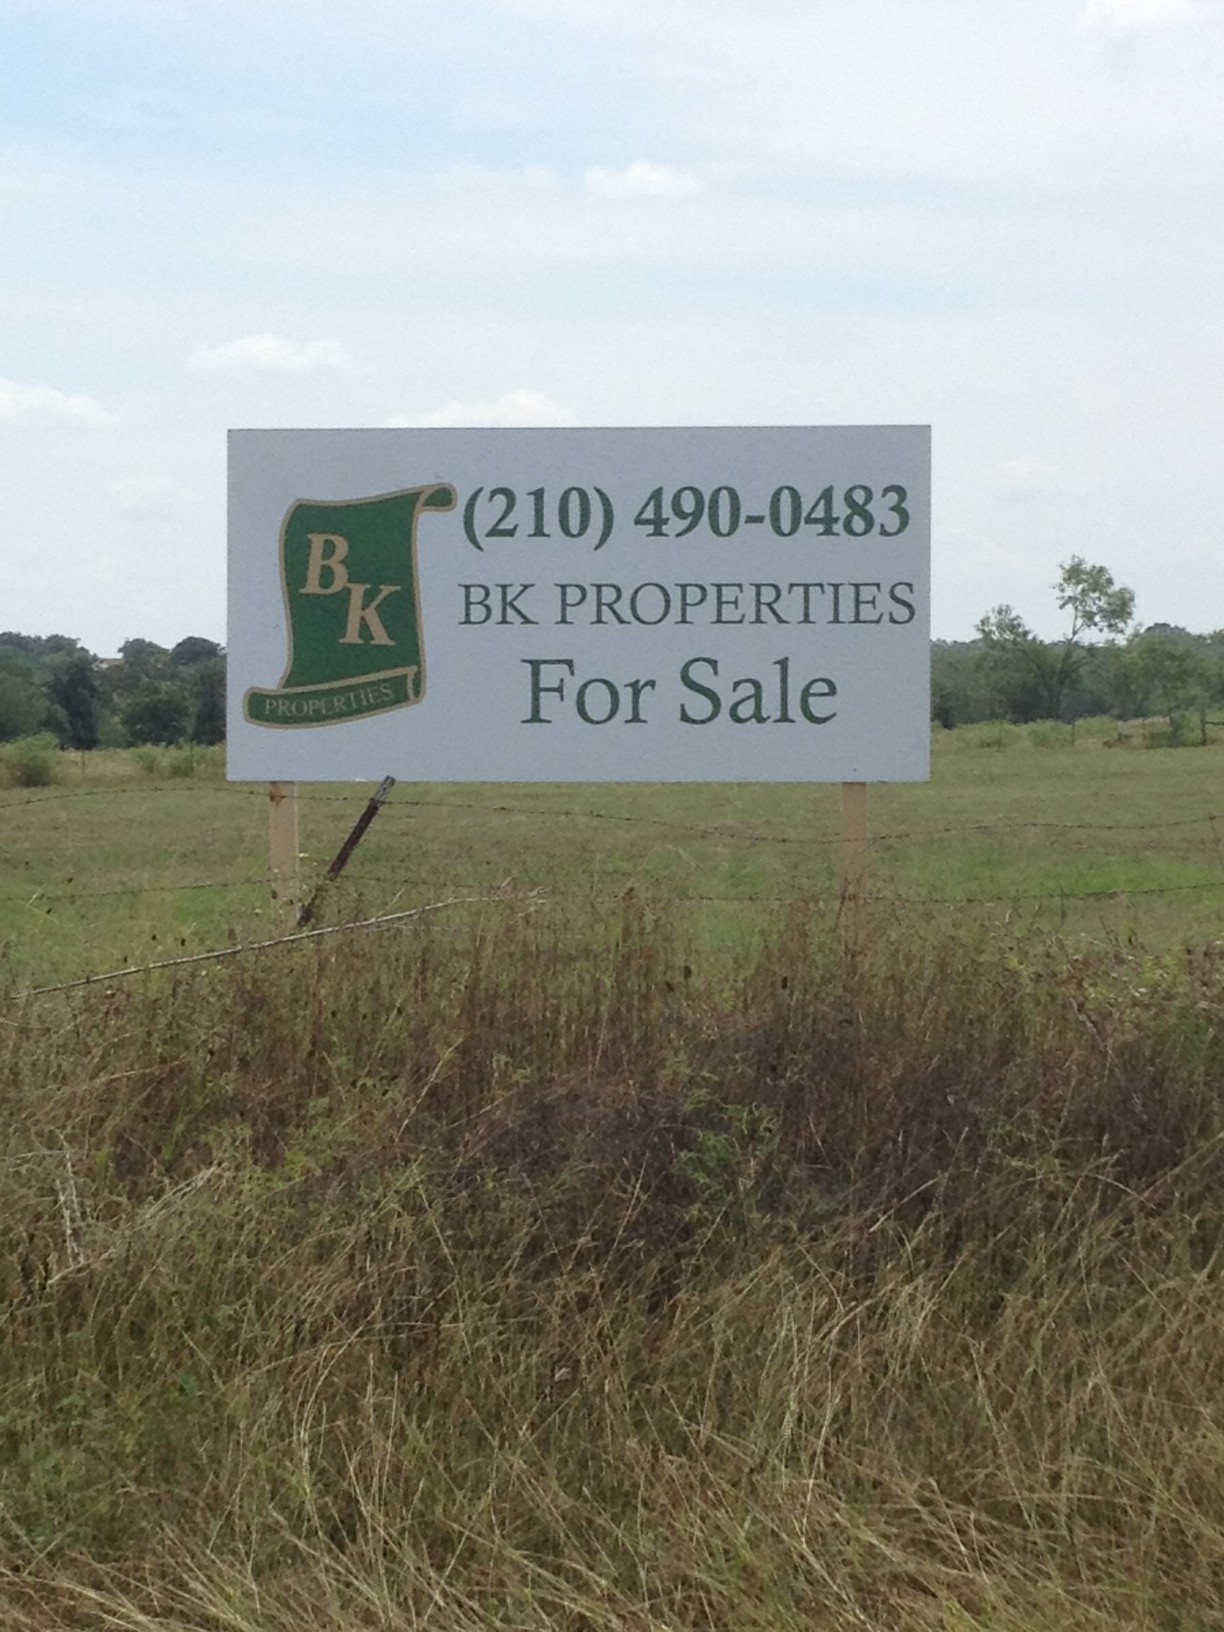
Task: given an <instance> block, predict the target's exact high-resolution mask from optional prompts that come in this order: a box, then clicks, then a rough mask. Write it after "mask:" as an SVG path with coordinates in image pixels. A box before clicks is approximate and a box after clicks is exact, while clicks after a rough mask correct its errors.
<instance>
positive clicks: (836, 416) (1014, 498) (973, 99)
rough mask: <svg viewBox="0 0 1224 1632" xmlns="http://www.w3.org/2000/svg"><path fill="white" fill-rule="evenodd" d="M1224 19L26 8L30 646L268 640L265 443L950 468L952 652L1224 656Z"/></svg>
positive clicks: (16, 228)
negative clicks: (703, 441)
mask: <svg viewBox="0 0 1224 1632" xmlns="http://www.w3.org/2000/svg"><path fill="white" fill-rule="evenodd" d="M1222 174H1224V3H1222V0H755V3H754V4H752V5H746V4H744V3H743V0H734V3H731V0H466V3H457V0H345V3H344V4H336V3H335V0H329V3H327V4H323V3H322V0H259V3H258V4H254V3H252V0H0V248H2V257H0V297H2V303H0V495H2V500H3V515H4V542H3V562H4V567H3V573H2V575H0V628H11V629H21V630H24V631H26V632H28V633H36V634H47V633H51V632H62V633H66V634H74V635H77V636H79V637H80V638H82V639H83V640H84V641H85V643H86V644H87V645H89V646H90V647H92V648H93V649H94V650H96V651H98V652H101V653H111V652H114V651H115V650H116V648H117V647H118V645H119V643H120V642H121V641H123V640H124V639H126V638H127V637H128V636H130V635H141V636H144V637H147V638H150V639H154V640H159V641H161V642H163V643H165V644H170V643H173V642H174V641H175V640H177V639H179V638H181V637H182V636H183V635H185V634H188V633H197V634H203V635H208V636H211V637H212V638H214V639H224V635H225V628H224V587H225V586H224V577H225V538H224V528H225V514H224V481H225V431H226V429H227V427H230V426H280V425H284V426H296V425H303V426H306V425H415V424H434V425H437V424H447V425H449V424H507V425H541V424H567V425H571V424H572V425H613V424H615V425H636V424H660V425H663V424H775V423H779V424H805V423H813V424H842V423H851V424H852V423H882V422H901V423H915V422H918V423H924V424H925V423H929V424H931V426H932V427H933V436H934V482H935V509H934V541H933V550H934V558H933V598H934V599H933V623H934V631H935V633H936V634H937V635H940V636H944V637H948V638H967V637H968V636H969V635H971V633H972V628H973V624H974V621H975V619H976V618H977V617H978V616H980V614H981V613H982V612H983V611H984V610H986V608H988V607H989V606H991V605H993V604H995V603H996V602H999V601H1008V602H1011V603H1013V604H1014V605H1015V606H1016V607H1017V608H1018V609H1019V610H1020V611H1021V612H1022V614H1024V615H1025V616H1026V617H1027V618H1028V619H1029V620H1030V621H1031V622H1032V623H1033V624H1034V625H1035V626H1036V627H1037V629H1038V630H1039V632H1041V633H1043V634H1049V635H1052V634H1053V633H1055V632H1056V630H1057V629H1058V627H1059V618H1058V614H1057V612H1056V610H1055V608H1054V603H1053V596H1052V595H1051V593H1050V587H1049V586H1050V585H1051V583H1052V581H1053V579H1054V577H1055V576H1056V573H1057V570H1058V563H1059V562H1060V561H1062V560H1065V559H1066V558H1067V557H1068V556H1069V555H1071V554H1073V553H1078V554H1082V555H1084V556H1086V557H1087V558H1088V559H1089V560H1092V561H1101V562H1104V563H1105V564H1106V565H1107V566H1108V567H1110V569H1111V570H1112V571H1113V572H1114V574H1115V576H1116V577H1117V578H1118V579H1119V580H1120V581H1122V582H1125V583H1128V584H1130V585H1131V586H1132V587H1133V588H1134V590H1135V592H1136V596H1137V612H1138V615H1139V618H1140V620H1141V621H1142V622H1143V623H1155V622H1160V621H1165V622H1171V623H1182V624H1185V625H1187V626H1188V627H1190V628H1193V629H1198V630H1207V629H1214V628H1217V627H1219V626H1221V625H1224V574H1222V573H1221V570H1220V568H1221V560H1222V550H1221V546H1222V545H1224V506H1222V505H1221V501H1220V483H1221V466H1222V463H1224V457H1222V456H1224V391H1222V390H1221V385H1222V379H1221V376H1222V368H1221V364H1222V363H1224V331H1222V326H1221V311H1222V303H1221V273H1222V271H1224V198H1222V196H1221V195H1222V192H1224V185H1222Z"/></svg>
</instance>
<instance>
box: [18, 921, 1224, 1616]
mask: <svg viewBox="0 0 1224 1632" xmlns="http://www.w3.org/2000/svg"><path fill="white" fill-rule="evenodd" d="M830 927H831V926H829V925H828V924H827V922H825V921H822V920H819V919H817V918H813V917H810V916H806V915H805V914H803V913H802V912H799V911H796V912H795V913H794V914H793V915H792V916H791V918H790V919H789V920H788V921H787V922H786V923H785V924H783V925H781V926H780V927H779V929H778V932H777V933H776V935H775V936H774V937H773V940H772V943H771V944H770V946H769V947H768V949H767V950H766V951H765V952H764V953H763V954H762V955H761V956H760V957H759V958H758V959H757V960H756V961H755V963H754V965H753V966H752V967H751V968H745V969H744V970H743V972H742V973H741V974H739V975H737V976H729V975H727V973H726V972H725V967H724V968H723V969H722V971H721V972H719V973H717V974H713V973H710V974H707V973H704V972H703V967H702V966H698V967H696V968H695V967H694V964H695V963H696V959H695V958H694V956H693V955H692V953H691V952H689V951H687V950H686V949H685V947H683V946H682V945H679V944H677V941H676V937H675V935H674V933H673V929H672V927H671V925H670V924H669V922H668V919H667V915H666V913H665V912H662V911H661V910H656V909H655V908H654V907H653V906H652V905H651V904H650V903H648V902H647V903H644V902H643V901H642V900H641V899H640V897H639V896H637V895H635V894H633V893H629V894H627V895H626V897H625V900H624V902H623V904H622V907H621V909H620V910H619V912H618V913H617V914H615V915H614V916H612V917H610V918H609V917H604V918H602V919H601V918H599V917H598V916H596V915H595V914H594V913H592V914H577V913H576V910H575V908H574V905H573V903H571V904H570V906H569V907H568V908H567V909H566V910H565V911H564V912H561V911H554V910H553V909H550V908H548V907H536V908H535V909H534V910H530V911H528V910H526V909H523V908H514V907H505V906H502V907H498V908H496V909H493V910H490V909H488V908H484V909H473V912H472V916H471V919H470V921H468V922H466V923H462V924H458V925H456V923H454V922H449V923H444V922H442V921H441V920H440V919H439V920H435V921H433V922H424V921H423V922H421V923H420V924H419V925H417V926H414V927H413V928H412V929H411V930H410V931H408V932H406V933H402V934H399V933H397V934H396V935H395V936H394V937H392V936H391V935H382V936H378V937H366V938H361V939H351V940H348V941H346V942H345V943H344V944H343V945H340V944H337V943H336V942H328V943H325V944H323V945H321V946H319V947H316V948H311V949H305V950H304V949H296V950H290V951H286V952H283V953H273V954H265V955H262V956H260V957H259V958H250V959H247V960H245V961H243V960H240V961H238V962H236V963H234V964H230V965H225V966H218V967H215V968H206V969H203V970H197V971H193V972H192V973H191V974H190V975H185V976H181V977H180V978H178V979H177V980H171V979H169V978H168V977H160V978H150V979H148V980H147V982H145V983H140V984H136V983H129V984H126V985H118V986H116V987H114V988H113V989H110V990H103V989H95V990H89V991H87V992H85V993H83V994H81V993H78V994H73V995H72V996H71V998H44V999H40V1000H36V1001H29V1000H26V1001H25V1002H10V1003H9V1004H8V1005H7V1006H6V1007H3V1008H0V1129H2V1132H0V1139H2V1143H3V1149H4V1152H5V1154H4V1155H3V1157H0V1195H2V1196H3V1205H4V1216H5V1222H6V1230H5V1235H4V1242H3V1247H2V1249H0V1295H2V1297H3V1303H2V1305H0V1308H2V1310H3V1313H2V1315H0V1319H2V1320H3V1348H2V1350H0V1557H2V1559H3V1572H4V1573H3V1575H2V1576H0V1599H2V1600H3V1602H4V1625H5V1626H6V1627H12V1628H13V1629H14V1632H17V1629H20V1632H33V1629H39V1632H41V1629H44V1628H49V1627H81V1628H86V1627H90V1628H92V1627H97V1628H102V1627H109V1628H119V1629H127V1632H154V1629H158V1632H170V1629H172V1628H173V1629H176V1632H185V1629H187V1628H191V1629H196V1632H222V1629H225V1632H278V1629H280V1628H289V1627H301V1626H303V1625H309V1626H311V1627H312V1628H321V1629H326V1632H333V1629H334V1632H348V1629H352V1628H362V1629H365V1628H369V1629H374V1628H383V1629H399V1628H415V1627H423V1626H427V1625H428V1626H436V1627H439V1628H445V1629H447V1632H451V1629H455V1632H462V1629H465V1628H476V1627H485V1626H507V1627H509V1626H513V1627H516V1628H541V1629H543V1628H565V1629H572V1632H579V1629H583V1632H589V1629H611V1628H634V1629H636V1628H641V1629H646V1628H669V1629H672V1628H674V1629H677V1632H678V1629H680V1628H686V1629H687V1628H694V1629H695V1628H702V1629H715V1628H718V1629H723V1628H725V1629H727V1632H744V1629H753V1628H761V1629H765V1628H768V1629H770V1632H785V1629H786V1628H791V1627H794V1628H800V1627H802V1628H805V1629H807V1628H817V1629H819V1628H834V1627H836V1628H841V1627H872V1628H890V1627H896V1628H907V1629H909V1628H931V1629H934V1628H940V1629H944V1628H948V1629H950V1628H958V1629H967V1628H990V1629H992V1632H998V1629H1004V1632H1006V1629H1008V1628H1016V1629H1019V1628H1024V1627H1034V1626H1038V1625H1040V1626H1042V1627H1053V1628H1061V1627H1064V1626H1065V1627H1067V1628H1071V1627H1075V1628H1081V1629H1082V1628H1089V1629H1090V1628H1093V1627H1101V1628H1105V1627H1109V1628H1111V1629H1115V1628H1136V1629H1137V1628H1149V1627H1151V1628H1157V1627H1161V1628H1164V1627H1183V1626H1184V1627H1187V1628H1189V1627H1194V1628H1203V1627H1209V1626H1214V1625H1221V1624H1224V1588H1222V1587H1221V1585H1220V1583H1221V1582H1222V1581H1224V1393H1222V1391H1221V1382H1222V1380H1224V1377H1222V1374H1224V1344H1222V1343H1221V1336H1222V1335H1224V1312H1222V1311H1224V1299H1222V1297H1221V1292H1222V1287H1221V1280H1222V1273H1221V1271H1222V1268H1224V1265H1222V1261H1221V1255H1220V1234H1221V1224H1222V1222H1224V1204H1222V1203H1221V1200H1220V1197H1221V1194H1222V1190H1221V1180H1222V1178H1224V1160H1222V1156H1221V1142H1220V1134H1221V1103H1222V1096H1221V1084H1222V1082H1224V1076H1222V1073H1221V1064H1222V1062H1224V1042H1222V1040H1221V1036H1220V1031H1219V1016H1220V1014H1221V1012H1224V1010H1222V1004H1224V966H1222V965H1221V961H1220V956H1219V954H1218V953H1217V952H1216V950H1215V949H1209V950H1207V951H1203V952H1199V953H1195V954H1193V955H1187V956H1186V957H1184V958H1182V959H1180V960H1177V961H1175V962H1168V963H1165V964H1162V965H1159V966H1157V965H1153V964H1150V963H1145V962H1142V961H1140V960H1138V959H1136V958H1134V957H1132V956H1130V955H1129V954H1127V953H1125V952H1123V951H1121V950H1113V951H1109V952H1103V953H1100V954H1093V955H1081V956H1074V957H1073V956H1069V955H1068V954H1067V953H1066V952H1065V951H1060V950H1059V949H1058V948H1057V947H1055V946H1052V945H1050V944H1048V943H1042V944H1037V943H1033V944H1029V945H1017V944H1004V943H1003V942H1002V941H1001V940H1000V939H999V938H998V936H997V934H996V935H995V936H994V937H993V938H987V937H986V936H984V935H983V936H982V937H980V938H972V937H968V936H964V935H962V936H949V935H947V934H943V933H941V934H939V935H935V934H932V935H930V936H929V937H927V938H926V939H925V940H924V939H923V938H921V936H919V935H917V934H916V933H915V932H914V931H913V929H912V928H911V929H910V930H909V931H907V934H906V936H905V938H904V939H898V940H897V941H896V942H890V941H889V939H888V937H887V936H883V937H882V938H881V939H880V941H879V942H878V943H877V946H876V950H875V953H874V956H873V958H872V962H871V965H870V967H868V968H866V969H864V970H862V971H860V972H859V973H858V975H857V977H856V978H855V979H853V980H851V981H849V982H847V981H845V980H843V978H842V976H841V974H840V973H839V970H838V967H837V961H836V957H835V955H834V945H833V940H832V937H831V935H830V934H829V929H830Z"/></svg>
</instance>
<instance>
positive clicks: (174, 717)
mask: <svg viewBox="0 0 1224 1632" xmlns="http://www.w3.org/2000/svg"><path fill="white" fill-rule="evenodd" d="M42 733H50V735H51V736H53V737H54V738H55V739H56V741H57V742H58V743H59V744H60V746H61V747H62V748H83V749H89V748H100V747H104V748H125V747H130V746H143V745H156V746H166V747H169V746H173V745H175V744H177V743H186V742H195V743H200V744H203V745H208V744H212V743H218V742H223V741H224V740H225V651H224V648H223V647H221V646H219V645H218V644H217V642H216V641H215V640H207V639H205V638H204V636H203V635H188V636H187V637H186V638H185V639H183V640H180V641H179V642H178V644H177V645H175V646H170V647H166V646H159V645H158V644H157V643H156V641H152V640H139V639H134V640H125V641H124V643H123V645H122V646H121V647H120V648H119V656H118V657H115V658H99V657H96V656H95V655H94V654H93V653H92V652H90V651H87V650H86V648H85V647H84V646H82V644H81V642H80V641H79V640H76V639H74V638H73V637H72V636H71V635H23V634H18V633H17V632H16V631H14V630H5V631H3V632H0V742H9V741H12V740H14V739H15V738H18V737H27V736H36V735H39V734H42Z"/></svg>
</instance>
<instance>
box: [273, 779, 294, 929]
mask: <svg viewBox="0 0 1224 1632" xmlns="http://www.w3.org/2000/svg"><path fill="white" fill-rule="evenodd" d="M268 873H269V876H270V878H271V881H272V913H273V917H274V918H275V919H276V920H277V922H278V923H280V924H282V925H283V926H284V927H285V928H287V929H288V928H292V926H293V923H294V920H295V919H296V917H297V909H298V895H299V893H300V891H299V888H298V801H297V783H296V782H269V783H268Z"/></svg>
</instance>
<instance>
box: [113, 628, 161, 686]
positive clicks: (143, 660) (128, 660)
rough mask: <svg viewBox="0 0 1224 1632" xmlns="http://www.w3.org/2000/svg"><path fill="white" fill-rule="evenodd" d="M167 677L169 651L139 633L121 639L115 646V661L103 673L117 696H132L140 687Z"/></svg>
mask: <svg viewBox="0 0 1224 1632" xmlns="http://www.w3.org/2000/svg"><path fill="white" fill-rule="evenodd" d="M169 677H170V653H169V652H168V651H167V650H166V648H165V647H164V646H159V645H158V644H157V642H156V641H154V640H141V639H140V638H139V636H137V637H135V638H133V639H131V640H125V641H124V643H123V645H122V646H120V648H119V662H118V663H116V664H115V665H114V666H113V667H112V668H111V669H110V670H109V671H108V674H107V678H108V680H109V682H110V687H111V690H112V692H113V693H114V695H115V697H116V698H117V699H122V698H125V697H134V696H135V695H136V693H137V692H138V691H139V690H140V688H141V687H142V686H149V685H155V684H156V683H157V682H158V681H161V680H168V679H169Z"/></svg>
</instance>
